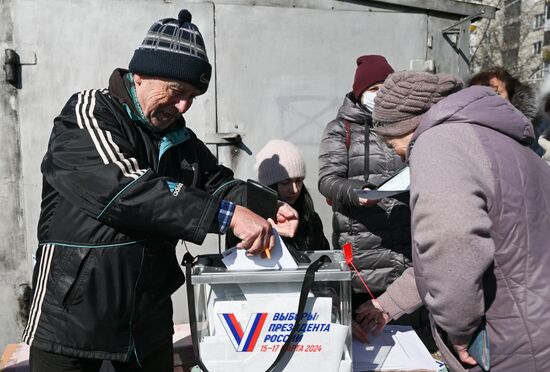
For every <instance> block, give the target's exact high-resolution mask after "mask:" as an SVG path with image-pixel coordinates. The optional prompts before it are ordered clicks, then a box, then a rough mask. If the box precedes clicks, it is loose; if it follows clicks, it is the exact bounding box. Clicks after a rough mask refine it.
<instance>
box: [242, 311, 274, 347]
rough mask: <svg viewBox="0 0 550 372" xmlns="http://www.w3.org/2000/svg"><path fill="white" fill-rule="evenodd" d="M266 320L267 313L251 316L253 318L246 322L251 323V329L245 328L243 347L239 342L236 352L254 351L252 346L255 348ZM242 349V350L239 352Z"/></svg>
mask: <svg viewBox="0 0 550 372" xmlns="http://www.w3.org/2000/svg"><path fill="white" fill-rule="evenodd" d="M266 318H267V313H256V314H253V317H251V319H250V320H249V321H248V322H249V323H250V322H251V321H252V327H248V326H247V327H246V331H247V333H245V335H244V340H245V342H244V345H243V343H242V342H241V346H239V350H238V351H249V352H250V351H254V346H256V341H257V340H258V337H259V336H260V333H261V332H262V327H263V326H264V323H265V320H266ZM241 347H242V350H241Z"/></svg>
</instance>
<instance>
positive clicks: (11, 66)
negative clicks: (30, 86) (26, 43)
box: [4, 49, 36, 89]
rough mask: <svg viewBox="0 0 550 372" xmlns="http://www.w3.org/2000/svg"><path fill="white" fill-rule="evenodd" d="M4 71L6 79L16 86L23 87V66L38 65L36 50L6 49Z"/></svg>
mask: <svg viewBox="0 0 550 372" xmlns="http://www.w3.org/2000/svg"><path fill="white" fill-rule="evenodd" d="M4 55H5V58H4V72H5V73H6V81H7V82H8V83H10V84H11V85H13V86H14V87H16V88H18V89H20V88H21V66H23V65H36V53H35V52H16V51H15V50H13V49H5V50H4Z"/></svg>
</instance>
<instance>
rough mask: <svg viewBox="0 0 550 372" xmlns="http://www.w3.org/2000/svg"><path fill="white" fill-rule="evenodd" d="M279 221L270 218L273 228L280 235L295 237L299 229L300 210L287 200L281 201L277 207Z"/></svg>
mask: <svg viewBox="0 0 550 372" xmlns="http://www.w3.org/2000/svg"><path fill="white" fill-rule="evenodd" d="M276 218H277V221H273V220H272V219H269V220H268V221H269V222H270V223H271V225H272V226H273V228H274V229H275V230H277V232H278V233H279V235H281V236H284V237H286V238H293V237H294V235H295V234H296V230H297V229H298V212H296V210H295V209H294V208H292V207H291V206H290V205H288V204H287V203H285V202H282V201H279V205H278V207H277V217H276Z"/></svg>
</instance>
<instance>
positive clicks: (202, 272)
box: [188, 251, 352, 372]
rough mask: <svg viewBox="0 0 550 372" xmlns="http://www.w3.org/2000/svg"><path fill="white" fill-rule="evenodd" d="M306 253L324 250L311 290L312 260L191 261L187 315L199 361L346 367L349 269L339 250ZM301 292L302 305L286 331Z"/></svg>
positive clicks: (242, 367) (207, 365) (254, 366)
mask: <svg viewBox="0 0 550 372" xmlns="http://www.w3.org/2000/svg"><path fill="white" fill-rule="evenodd" d="M304 254H305V255H306V256H307V257H308V258H309V260H308V261H311V262H312V263H313V262H315V261H316V260H317V259H318V258H319V257H321V256H322V255H325V256H328V258H326V257H325V258H323V260H324V261H325V262H324V263H323V264H322V266H320V268H319V269H318V270H317V271H316V272H315V274H314V281H313V282H311V281H309V284H311V286H310V288H309V290H308V288H307V285H306V284H305V283H306V282H308V280H305V281H304V278H305V277H306V275H305V274H306V270H307V269H308V267H309V265H310V263H301V264H298V268H297V269H295V270H260V271H227V269H225V267H222V266H223V265H218V264H217V263H216V259H213V260H212V261H211V262H208V261H206V263H200V261H199V264H196V265H195V266H194V267H193V268H192V273H191V283H192V290H191V291H192V292H193V293H189V296H193V299H192V300H191V301H190V306H191V307H192V308H193V309H194V311H191V308H190V318H191V319H190V322H191V325H192V327H196V331H195V334H194V335H193V338H194V339H193V342H194V343H195V345H196V346H195V347H196V348H197V349H196V353H197V354H198V355H197V357H198V358H199V359H200V361H201V363H202V365H201V368H202V369H206V370H208V371H210V372H216V371H224V372H231V371H238V372H246V371H254V372H258V371H267V370H269V371H301V370H304V371H305V370H310V371H327V372H331V371H335V372H340V371H342V372H344V371H345V372H351V370H352V359H351V350H352V345H351V315H352V314H351V283H350V281H351V273H350V271H349V269H348V267H347V265H346V264H345V261H344V257H343V255H342V253H341V252H339V251H317V252H306V253H304ZM303 285H305V286H306V288H305V289H304V290H303V291H302V286H303ZM190 287H191V286H189V287H188V288H190ZM302 292H303V295H302V303H303V305H302V307H303V313H302V315H301V316H300V321H299V322H298V324H297V325H296V329H295V330H294V332H293V333H292V334H291V331H292V329H293V327H294V326H295V323H296V320H297V317H298V315H299V313H298V309H299V301H300V294H301V293H302ZM193 312H194V314H192V313H193ZM193 318H195V319H193ZM279 354H281V355H280V356H279ZM275 361H277V363H276V364H275V365H273V363H274V362H275ZM270 367H271V368H270Z"/></svg>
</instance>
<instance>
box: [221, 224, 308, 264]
mask: <svg viewBox="0 0 550 372" xmlns="http://www.w3.org/2000/svg"><path fill="white" fill-rule="evenodd" d="M273 235H274V236H275V246H274V247H273V248H272V249H271V259H269V258H267V257H263V256H262V255H260V254H257V255H254V256H251V257H249V256H247V255H246V251H245V250H244V249H238V248H237V247H233V248H230V249H228V250H226V251H225V252H223V256H224V257H223V258H222V261H223V263H224V264H225V266H226V267H227V270H229V271H255V270H296V269H297V268H298V265H297V264H296V261H294V258H293V257H292V255H291V254H290V252H289V251H288V248H287V247H286V245H285V243H284V242H283V239H281V237H280V236H279V234H278V233H277V231H275V230H273Z"/></svg>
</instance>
